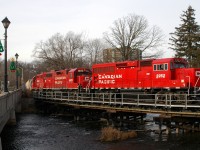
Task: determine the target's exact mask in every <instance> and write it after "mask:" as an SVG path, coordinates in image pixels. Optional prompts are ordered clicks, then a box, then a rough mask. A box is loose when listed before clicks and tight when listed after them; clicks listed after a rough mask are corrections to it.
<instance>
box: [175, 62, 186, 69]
mask: <svg viewBox="0 0 200 150" xmlns="http://www.w3.org/2000/svg"><path fill="white" fill-rule="evenodd" d="M177 68H188V66H187V64H185V63H179V62H174V63H171V69H177Z"/></svg>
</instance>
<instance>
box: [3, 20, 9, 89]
mask: <svg viewBox="0 0 200 150" xmlns="http://www.w3.org/2000/svg"><path fill="white" fill-rule="evenodd" d="M2 23H3V26H4V28H5V41H4V49H5V58H4V92H8V73H7V29H8V27H9V25H10V21H9V20H8V18H7V17H6V18H4V19H3V20H2Z"/></svg>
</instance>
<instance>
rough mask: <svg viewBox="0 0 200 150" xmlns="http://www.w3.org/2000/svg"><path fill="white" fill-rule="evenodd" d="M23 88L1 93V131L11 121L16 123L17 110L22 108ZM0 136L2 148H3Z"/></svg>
mask: <svg viewBox="0 0 200 150" xmlns="http://www.w3.org/2000/svg"><path fill="white" fill-rule="evenodd" d="M20 100H21V90H16V91H12V92H11V91H10V92H8V93H2V94H0V133H1V131H2V130H3V127H4V126H5V125H6V123H7V122H8V121H9V122H10V123H14V124H15V123H16V118H15V110H16V109H20ZM1 149H2V148H1V138H0V150H1Z"/></svg>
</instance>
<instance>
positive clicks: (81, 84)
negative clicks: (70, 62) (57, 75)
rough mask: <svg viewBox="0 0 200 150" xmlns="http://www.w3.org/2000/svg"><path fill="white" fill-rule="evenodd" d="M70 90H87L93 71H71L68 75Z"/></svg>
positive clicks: (76, 69) (77, 69)
mask: <svg viewBox="0 0 200 150" xmlns="http://www.w3.org/2000/svg"><path fill="white" fill-rule="evenodd" d="M68 76H69V87H70V88H77V87H78V88H86V87H87V86H88V84H89V82H90V81H89V80H90V78H91V71H90V70H89V69H85V68H75V69H71V70H70V71H69V73H68Z"/></svg>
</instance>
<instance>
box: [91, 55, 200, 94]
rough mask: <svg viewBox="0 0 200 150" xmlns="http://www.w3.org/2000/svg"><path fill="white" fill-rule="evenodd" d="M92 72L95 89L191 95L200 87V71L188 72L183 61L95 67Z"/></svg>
mask: <svg viewBox="0 0 200 150" xmlns="http://www.w3.org/2000/svg"><path fill="white" fill-rule="evenodd" d="M92 71H93V74H92V79H93V80H92V89H100V90H107V89H118V90H122V89H141V90H143V91H149V92H150V93H157V92H160V91H167V92H169V91H172V92H191V91H195V90H197V89H198V88H199V87H200V80H199V78H200V68H198V69H196V68H188V63H187V62H186V60H185V59H183V58H165V59H147V60H141V61H139V60H136V61H125V62H115V63H106V64H96V65H93V67H92Z"/></svg>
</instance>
